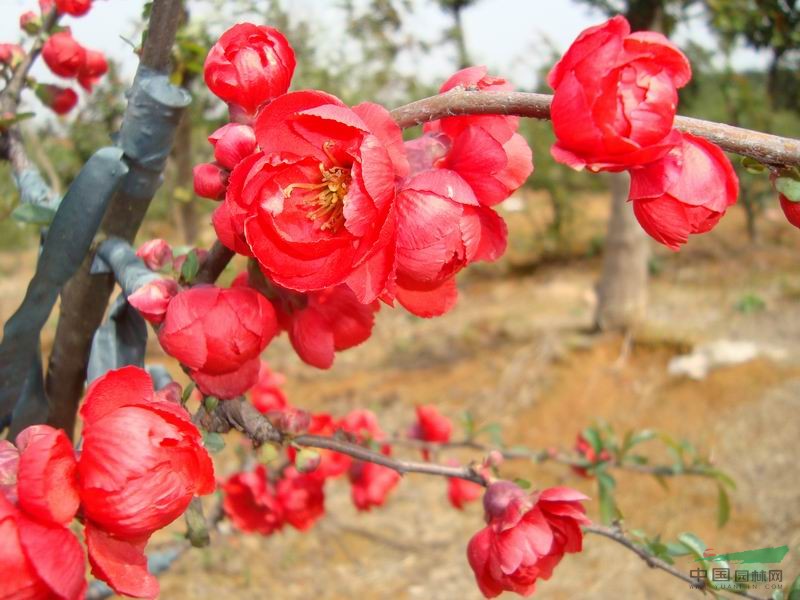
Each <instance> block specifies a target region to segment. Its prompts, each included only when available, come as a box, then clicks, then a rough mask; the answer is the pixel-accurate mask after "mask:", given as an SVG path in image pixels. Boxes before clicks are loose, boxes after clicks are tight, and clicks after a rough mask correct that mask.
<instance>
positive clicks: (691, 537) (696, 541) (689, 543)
mask: <svg viewBox="0 0 800 600" xmlns="http://www.w3.org/2000/svg"><path fill="white" fill-rule="evenodd" d="M678 540H679V541H680V542H681V543H682V544H683V545H684V546H686V547H687V548H688V549H689V552H690V553H691V554H692V555H693V556H694V557H695V558H702V559H704V558H705V556H703V554H704V553H705V551H706V545H705V543H704V542H703V540H701V539H700V538H699V537H697V536H696V535H695V534H693V533H690V532H688V531H687V532H684V533H682V534H680V535H679V536H678Z"/></svg>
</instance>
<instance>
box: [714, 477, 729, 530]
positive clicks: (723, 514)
mask: <svg viewBox="0 0 800 600" xmlns="http://www.w3.org/2000/svg"><path fill="white" fill-rule="evenodd" d="M717 489H718V491H719V493H718V494H717V527H720V528H722V527H725V523H727V522H728V519H730V517H731V500H730V498H728V492H726V491H725V487H724V486H723V485H722V484H719V485H718V486H717Z"/></svg>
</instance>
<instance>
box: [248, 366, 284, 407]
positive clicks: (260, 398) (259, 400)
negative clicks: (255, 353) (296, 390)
mask: <svg viewBox="0 0 800 600" xmlns="http://www.w3.org/2000/svg"><path fill="white" fill-rule="evenodd" d="M284 383H286V377H285V376H284V375H282V374H281V373H276V372H275V371H273V370H272V369H270V368H269V364H267V361H265V360H262V361H261V366H260V367H259V370H258V381H257V382H256V384H255V385H254V386H253V388H252V389H251V390H250V402H252V403H253V406H255V407H256V408H257V409H258V410H259V411H261V412H262V413H264V414H269V413H281V412H283V411H285V410H288V409H290V408H291V407H290V405H289V401H288V400H287V399H286V394H284V393H283V390H282V389H281V386H282V385H283V384H284Z"/></svg>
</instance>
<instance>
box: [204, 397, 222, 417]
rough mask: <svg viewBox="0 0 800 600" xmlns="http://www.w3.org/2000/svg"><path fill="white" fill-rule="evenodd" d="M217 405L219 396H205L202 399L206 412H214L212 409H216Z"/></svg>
mask: <svg viewBox="0 0 800 600" xmlns="http://www.w3.org/2000/svg"><path fill="white" fill-rule="evenodd" d="M217 406H219V398H217V397H216V396H206V397H205V398H204V399H203V408H205V409H206V412H207V413H208V414H211V413H212V412H214V409H216V408H217Z"/></svg>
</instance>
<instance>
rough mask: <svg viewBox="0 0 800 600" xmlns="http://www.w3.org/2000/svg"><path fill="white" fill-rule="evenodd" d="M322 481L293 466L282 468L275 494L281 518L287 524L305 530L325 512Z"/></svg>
mask: <svg viewBox="0 0 800 600" xmlns="http://www.w3.org/2000/svg"><path fill="white" fill-rule="evenodd" d="M323 483H324V480H322V479H320V478H319V477H314V476H313V475H306V474H303V473H298V472H297V470H296V469H295V468H294V467H288V468H287V469H284V471H283V477H282V478H281V479H280V481H278V483H277V494H278V502H280V504H281V508H282V510H283V518H284V519H285V520H286V522H287V523H289V525H291V526H292V527H294V528H295V529H299V530H300V531H307V530H308V529H310V528H311V526H312V525H314V523H315V522H316V521H317V519H319V518H320V517H321V516H322V515H323V514H325V492H324V490H323V489H322V487H323Z"/></svg>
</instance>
